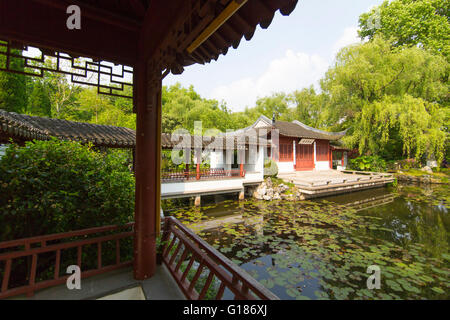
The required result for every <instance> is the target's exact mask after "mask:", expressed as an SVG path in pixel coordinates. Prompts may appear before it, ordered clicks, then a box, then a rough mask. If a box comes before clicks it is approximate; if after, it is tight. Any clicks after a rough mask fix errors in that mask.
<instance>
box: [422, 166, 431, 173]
mask: <svg viewBox="0 0 450 320" xmlns="http://www.w3.org/2000/svg"><path fill="white" fill-rule="evenodd" d="M421 170H422V171H425V172H428V173H433V170H431V168H430V167H429V166H425V167H423V168H422V169H421Z"/></svg>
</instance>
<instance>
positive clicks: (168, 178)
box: [161, 169, 245, 183]
mask: <svg viewBox="0 0 450 320" xmlns="http://www.w3.org/2000/svg"><path fill="white" fill-rule="evenodd" d="M242 176H245V171H244V172H241V170H239V169H237V170H225V169H201V170H198V171H192V170H190V171H186V170H180V169H170V170H164V171H162V172H161V182H163V183H164V182H181V181H188V180H208V179H229V178H239V177H242Z"/></svg>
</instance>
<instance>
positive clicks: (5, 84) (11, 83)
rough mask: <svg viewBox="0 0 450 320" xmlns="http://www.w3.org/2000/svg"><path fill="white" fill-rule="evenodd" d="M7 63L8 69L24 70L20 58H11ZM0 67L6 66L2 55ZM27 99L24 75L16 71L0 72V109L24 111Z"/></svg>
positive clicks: (17, 52) (0, 56)
mask: <svg viewBox="0 0 450 320" xmlns="http://www.w3.org/2000/svg"><path fill="white" fill-rule="evenodd" d="M2 50H4V48H3V49H2ZM11 53H13V54H18V55H20V54H21V52H20V51H18V50H12V51H11ZM9 63H10V66H9V68H10V70H14V71H19V72H23V71H24V63H23V60H22V59H17V58H11V60H10V62H9ZM0 67H2V68H5V67H6V58H5V56H3V55H0ZM27 99H28V98H27V90H26V77H25V76H24V75H22V74H17V73H9V72H3V71H2V72H0V109H4V110H6V111H10V112H17V113H23V112H25V111H26V107H27Z"/></svg>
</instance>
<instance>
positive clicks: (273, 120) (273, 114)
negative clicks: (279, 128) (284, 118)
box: [272, 112, 275, 124]
mask: <svg viewBox="0 0 450 320" xmlns="http://www.w3.org/2000/svg"><path fill="white" fill-rule="evenodd" d="M272 124H275V112H274V113H272Z"/></svg>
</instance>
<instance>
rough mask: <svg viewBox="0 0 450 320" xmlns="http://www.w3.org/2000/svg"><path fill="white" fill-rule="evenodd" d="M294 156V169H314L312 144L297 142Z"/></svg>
mask: <svg viewBox="0 0 450 320" xmlns="http://www.w3.org/2000/svg"><path fill="white" fill-rule="evenodd" d="M295 156H296V158H295V170H297V171H307V170H313V169H314V145H313V144H297V146H296V155H295Z"/></svg>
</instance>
